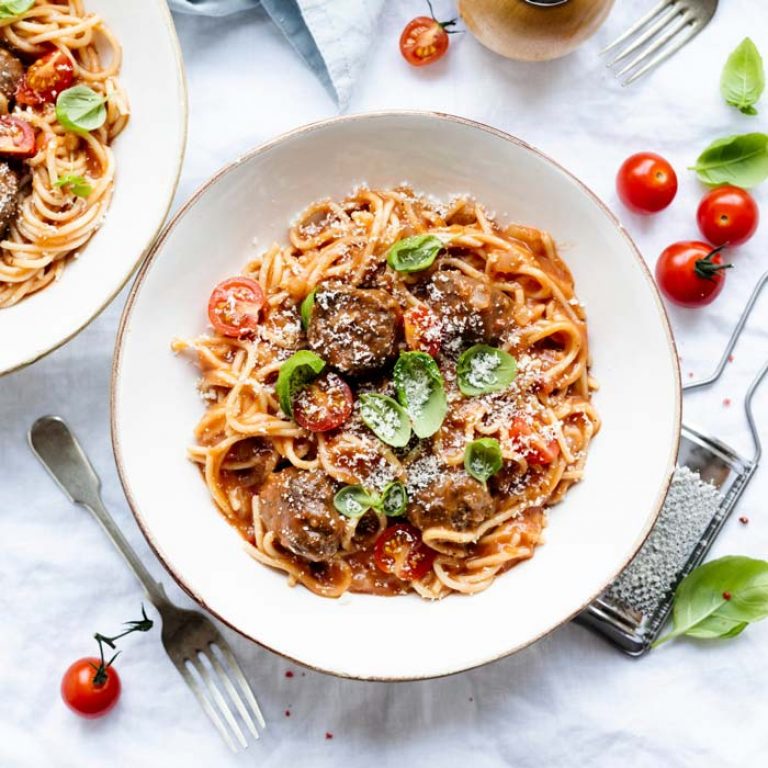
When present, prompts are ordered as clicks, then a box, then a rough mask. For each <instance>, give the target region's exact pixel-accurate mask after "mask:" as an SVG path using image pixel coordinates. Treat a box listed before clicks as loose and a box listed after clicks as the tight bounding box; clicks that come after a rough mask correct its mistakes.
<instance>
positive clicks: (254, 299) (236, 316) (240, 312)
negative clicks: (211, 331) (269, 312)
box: [208, 277, 265, 338]
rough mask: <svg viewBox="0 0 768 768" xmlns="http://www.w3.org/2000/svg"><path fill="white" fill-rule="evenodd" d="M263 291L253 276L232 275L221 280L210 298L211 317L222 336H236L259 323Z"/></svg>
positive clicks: (262, 304) (209, 316)
mask: <svg viewBox="0 0 768 768" xmlns="http://www.w3.org/2000/svg"><path fill="white" fill-rule="evenodd" d="M264 302H265V299H264V291H263V290H262V289H261V286H260V285H259V284H258V283H257V282H256V281H255V280H251V278H250V277H230V278H229V279H227V280H224V281H222V282H221V283H219V284H218V285H217V286H216V287H215V288H214V289H213V293H211V298H210V299H209V300H208V319H209V320H210V321H211V325H212V326H213V327H214V328H215V329H216V330H217V331H218V332H219V333H221V334H222V335H224V336H232V337H234V338H237V337H238V336H240V335H241V334H242V333H243V332H246V333H247V332H248V331H252V330H253V329H254V328H256V326H257V325H258V324H259V312H261V308H262V307H263V306H264Z"/></svg>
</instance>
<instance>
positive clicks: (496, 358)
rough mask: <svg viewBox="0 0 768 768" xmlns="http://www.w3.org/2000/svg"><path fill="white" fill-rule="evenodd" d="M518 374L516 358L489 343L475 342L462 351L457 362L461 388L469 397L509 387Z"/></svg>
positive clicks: (457, 374)
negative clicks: (472, 345) (490, 345)
mask: <svg viewBox="0 0 768 768" xmlns="http://www.w3.org/2000/svg"><path fill="white" fill-rule="evenodd" d="M516 376H517V362H516V361H515V358H514V357H512V355H510V354H509V353H507V352H505V351H504V350H503V349H497V348H496V347H489V346H488V345H487V344H475V346H474V347H470V348H469V349H467V350H466V351H464V352H462V353H461V355H460V356H459V360H458V362H457V364H456V379H457V380H458V383H459V389H460V390H461V392H462V394H464V395H467V396H468V397H472V396H475V395H484V394H486V393H488V392H498V391H499V390H500V389H504V388H506V387H508V386H509V385H510V384H511V383H512V382H513V381H514V380H515V377H516Z"/></svg>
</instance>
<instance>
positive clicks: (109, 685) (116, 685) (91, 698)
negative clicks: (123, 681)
mask: <svg viewBox="0 0 768 768" xmlns="http://www.w3.org/2000/svg"><path fill="white" fill-rule="evenodd" d="M101 664H102V660H101V659H98V658H96V657H95V656H90V657H86V658H84V659H78V660H77V661H76V662H75V663H74V664H72V665H71V666H70V667H69V669H67V671H66V672H65V673H64V677H63V678H62V679H61V697H62V698H63V699H64V702H65V703H66V705H67V706H68V707H69V708H70V709H71V710H72V711H73V712H75V713H77V714H78V715H80V716H81V717H88V718H94V717H101V716H102V715H106V714H107V712H109V711H110V710H111V709H112V708H113V707H114V706H115V704H117V700H118V698H120V689H121V685H120V676H119V675H118V674H117V670H116V669H115V668H114V667H112V666H107V667H106V668H105V669H103V670H102V671H101V672H100V671H99V667H100V665H101Z"/></svg>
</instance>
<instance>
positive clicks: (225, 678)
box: [169, 641, 267, 752]
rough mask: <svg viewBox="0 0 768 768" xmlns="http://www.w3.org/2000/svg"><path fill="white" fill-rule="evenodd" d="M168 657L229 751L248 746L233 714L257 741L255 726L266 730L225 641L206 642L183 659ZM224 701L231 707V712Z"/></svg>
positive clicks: (257, 733) (253, 699)
mask: <svg viewBox="0 0 768 768" xmlns="http://www.w3.org/2000/svg"><path fill="white" fill-rule="evenodd" d="M169 655H171V658H172V659H173V662H174V664H175V665H176V668H177V669H178V670H179V672H180V673H181V676H182V677H183V678H184V681H185V682H186V683H187V685H188V686H189V688H190V689H191V690H192V693H194V694H195V697H196V698H197V700H198V702H199V704H200V706H201V707H202V708H203V710H204V711H205V713H206V714H207V715H208V717H209V718H210V719H211V722H212V723H213V724H214V725H215V726H216V729H217V730H218V731H219V733H220V734H221V736H222V738H223V739H224V741H225V742H226V743H227V746H229V748H230V749H231V750H232V751H233V752H237V751H238V745H239V746H240V747H242V748H243V749H246V748H247V747H248V741H247V740H246V737H245V734H244V733H243V729H242V728H241V726H240V722H238V718H237V717H236V714H237V715H239V716H240V721H241V722H242V723H244V724H245V726H246V728H247V729H248V730H249V731H250V732H251V734H252V735H253V737H254V738H256V739H258V738H259V731H258V727H257V724H258V726H261V728H262V729H264V728H266V727H267V726H266V723H265V721H264V716H263V715H262V714H261V710H260V709H259V705H258V703H257V701H256V697H255V696H254V695H253V691H252V690H251V687H250V685H248V681H247V680H246V678H245V675H244V674H243V672H242V670H241V669H240V666H239V664H238V663H237V660H236V659H235V657H234V655H233V654H232V651H230V650H229V648H228V647H227V645H226V642H224V641H222V642H211V643H208V645H207V647H203V648H199V649H197V650H196V651H195V652H193V653H190V654H189V655H186V656H177V655H172V654H169ZM233 679H234V682H233ZM225 693H226V696H225ZM228 702H231V703H232V704H233V705H234V712H233V709H232V707H231V706H230V704H229V703H228Z"/></svg>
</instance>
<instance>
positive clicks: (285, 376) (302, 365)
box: [275, 349, 325, 416]
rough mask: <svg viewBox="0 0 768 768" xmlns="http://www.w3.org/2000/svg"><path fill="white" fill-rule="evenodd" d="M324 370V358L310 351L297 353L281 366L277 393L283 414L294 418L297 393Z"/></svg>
mask: <svg viewBox="0 0 768 768" xmlns="http://www.w3.org/2000/svg"><path fill="white" fill-rule="evenodd" d="M323 368H325V361H324V360H323V358H322V357H319V356H318V355H316V354H315V353H314V352H310V351H309V350H308V349H301V350H299V351H298V352H295V353H294V354H293V355H291V356H290V357H289V358H288V359H287V360H286V361H285V362H284V363H283V364H282V365H281V366H280V372H279V373H278V374H277V384H275V391H276V392H277V397H278V399H279V400H280V408H281V409H282V411H283V413H285V414H286V415H287V416H293V399H294V397H296V393H297V392H298V391H299V390H300V389H301V388H302V387H304V386H306V385H307V384H309V382H310V381H312V380H313V379H316V378H317V377H318V376H319V375H320V374H321V373H322V371H323Z"/></svg>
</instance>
